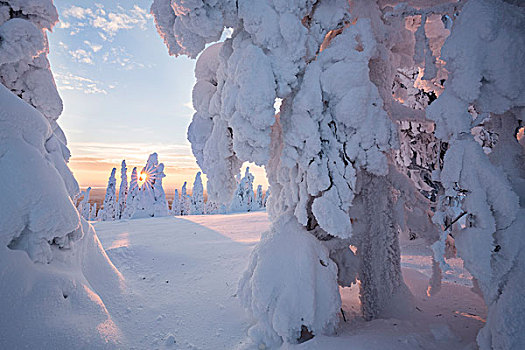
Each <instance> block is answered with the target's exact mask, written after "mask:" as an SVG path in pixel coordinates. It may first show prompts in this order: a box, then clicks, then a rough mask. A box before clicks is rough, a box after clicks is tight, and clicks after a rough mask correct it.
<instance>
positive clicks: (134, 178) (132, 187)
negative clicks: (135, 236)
mask: <svg viewBox="0 0 525 350" xmlns="http://www.w3.org/2000/svg"><path fill="white" fill-rule="evenodd" d="M139 191H140V189H139V184H138V175H137V167H134V168H133V171H132V172H131V181H130V183H129V193H128V196H127V199H126V207H125V208H124V214H123V215H122V218H124V219H131V218H132V217H133V215H134V214H135V211H136V210H137V206H138V201H139Z"/></svg>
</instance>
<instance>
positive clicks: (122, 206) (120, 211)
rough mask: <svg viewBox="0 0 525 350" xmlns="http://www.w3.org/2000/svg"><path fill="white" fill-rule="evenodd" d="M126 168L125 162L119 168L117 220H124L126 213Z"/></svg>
mask: <svg viewBox="0 0 525 350" xmlns="http://www.w3.org/2000/svg"><path fill="white" fill-rule="evenodd" d="M127 172H128V168H126V161H125V160H123V161H122V164H121V167H120V188H119V191H118V207H117V218H118V219H119V220H120V219H122V218H124V212H125V211H126V201H127V199H128V173H127Z"/></svg>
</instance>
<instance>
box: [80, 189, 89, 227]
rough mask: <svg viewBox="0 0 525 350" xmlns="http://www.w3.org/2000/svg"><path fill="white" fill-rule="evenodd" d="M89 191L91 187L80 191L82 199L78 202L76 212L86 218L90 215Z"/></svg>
mask: <svg viewBox="0 0 525 350" xmlns="http://www.w3.org/2000/svg"><path fill="white" fill-rule="evenodd" d="M89 192H91V187H88V188H86V190H85V191H82V195H83V196H84V197H83V198H82V201H80V203H79V204H78V207H77V209H78V212H79V213H80V215H82V217H83V218H84V219H86V220H89V219H90V216H91V205H90V204H89Z"/></svg>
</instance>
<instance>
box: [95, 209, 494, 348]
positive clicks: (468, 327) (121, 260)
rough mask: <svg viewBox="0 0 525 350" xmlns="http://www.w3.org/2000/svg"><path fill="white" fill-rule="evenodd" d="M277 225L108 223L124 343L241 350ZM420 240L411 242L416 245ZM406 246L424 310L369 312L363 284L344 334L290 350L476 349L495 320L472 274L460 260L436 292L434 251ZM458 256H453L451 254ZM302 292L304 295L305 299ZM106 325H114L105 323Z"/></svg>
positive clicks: (352, 297) (210, 219)
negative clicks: (266, 238) (259, 257)
mask: <svg viewBox="0 0 525 350" xmlns="http://www.w3.org/2000/svg"><path fill="white" fill-rule="evenodd" d="M268 228H269V221H268V219H267V216H266V213H265V212H253V213H243V214H230V215H206V216H191V215H190V216H185V217H162V218H151V219H137V220H129V221H126V220H123V221H117V222H98V223H96V224H95V229H96V231H97V234H98V236H99V238H100V240H101V241H102V244H103V246H104V248H105V249H106V252H107V254H108V256H109V257H110V259H111V260H112V261H113V263H114V264H115V266H116V267H117V268H118V269H119V270H120V272H121V273H122V275H123V277H124V283H125V284H126V287H127V288H126V292H125V293H123V297H124V299H125V300H122V301H121V302H120V303H119V305H125V307H124V306H123V307H122V309H113V310H112V309H110V308H109V307H108V309H109V310H108V311H109V313H110V314H111V315H112V320H113V322H114V323H115V325H116V326H115V325H109V326H112V327H118V329H119V330H120V332H122V337H121V338H119V339H120V340H119V341H120V342H121V343H120V344H118V345H117V347H118V348H131V349H235V348H242V347H243V346H246V345H247V343H248V337H247V334H246V332H247V329H248V327H249V326H250V325H251V323H250V322H251V321H250V320H249V319H248V316H247V314H246V313H245V312H244V310H243V309H242V307H241V305H240V302H239V299H238V297H237V295H236V293H237V286H238V281H239V279H240V278H241V276H242V273H243V272H244V270H245V269H246V265H247V264H248V261H249V259H248V258H249V255H250V253H251V251H252V249H253V247H254V246H255V243H256V242H258V240H259V239H260V236H261V233H262V232H264V231H266V230H267V229H268ZM408 243H411V244H408ZM408 243H403V245H404V246H405V248H406V250H407V252H406V254H404V255H403V258H402V259H403V266H404V268H403V274H404V277H405V282H406V284H407V285H408V286H409V288H410V289H411V291H412V293H413V294H414V296H415V305H416V306H417V308H416V309H415V311H413V312H411V313H410V312H405V310H395V309H396V307H397V308H398V309H402V306H403V305H404V303H403V302H400V303H399V304H398V305H393V306H394V307H393V310H391V311H390V312H391V314H392V315H395V316H392V318H388V319H378V320H375V321H372V322H364V321H363V320H362V319H361V318H360V317H359V299H358V293H357V289H358V288H357V287H356V286H354V287H352V288H344V289H343V291H342V301H343V309H344V311H345V315H346V318H347V322H346V323H345V322H341V323H340V327H339V328H338V330H337V335H334V336H318V337H315V338H314V339H312V340H310V341H308V342H306V343H303V344H297V345H285V346H284V348H289V349H322V350H325V349H352V350H354V349H366V350H374V349H450V350H452V349H465V348H467V349H469V348H470V346H472V348H475V347H474V345H473V342H474V340H475V336H476V333H477V331H478V330H479V329H480V328H481V326H482V325H483V322H484V319H485V317H486V311H485V307H484V306H483V302H482V301H481V299H480V298H479V297H478V296H477V295H475V294H474V293H472V292H471V291H470V290H469V287H468V286H466V285H467V284H470V280H469V279H468V276H465V275H467V273H466V272H465V270H464V269H463V268H462V266H461V264H460V263H459V261H453V262H452V263H451V266H452V273H451V274H448V275H445V279H446V280H448V281H451V282H445V283H444V285H443V287H442V289H441V291H440V292H439V293H438V294H437V295H436V296H434V297H432V298H430V297H427V294H426V289H427V283H428V278H429V276H430V273H431V259H430V256H429V254H430V251H429V250H428V249H426V248H424V247H422V246H420V245H418V244H417V243H415V244H413V243H412V242H408ZM449 262H450V261H449ZM298 297H299V296H298ZM100 326H101V327H103V326H104V325H100Z"/></svg>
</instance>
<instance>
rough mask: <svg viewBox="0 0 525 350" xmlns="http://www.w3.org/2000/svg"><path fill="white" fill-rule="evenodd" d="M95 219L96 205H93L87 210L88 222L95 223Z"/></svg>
mask: <svg viewBox="0 0 525 350" xmlns="http://www.w3.org/2000/svg"><path fill="white" fill-rule="evenodd" d="M96 219H97V203H96V202H95V203H93V205H92V206H91V208H90V209H89V220H92V221H95V220H96Z"/></svg>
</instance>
